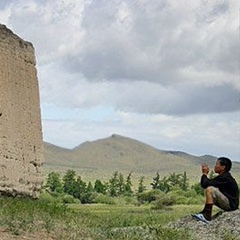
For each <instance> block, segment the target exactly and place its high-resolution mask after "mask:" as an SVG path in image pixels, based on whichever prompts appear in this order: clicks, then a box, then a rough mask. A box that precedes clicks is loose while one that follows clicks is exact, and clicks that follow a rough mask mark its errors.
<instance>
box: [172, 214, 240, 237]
mask: <svg viewBox="0 0 240 240" xmlns="http://www.w3.org/2000/svg"><path fill="white" fill-rule="evenodd" d="M220 213H221V214H219V216H215V218H214V219H213V220H212V221H211V222H210V223H208V224H206V223H204V222H201V221H196V220H195V219H193V218H192V217H191V216H187V217H184V218H182V219H180V220H179V221H177V222H174V223H171V224H170V225H169V226H170V227H171V228H175V229H182V230H188V231H189V232H190V233H191V235H192V238H193V239H194V240H205V239H211V240H221V239H224V240H226V239H234V240H239V239H240V210H236V211H232V212H220Z"/></svg>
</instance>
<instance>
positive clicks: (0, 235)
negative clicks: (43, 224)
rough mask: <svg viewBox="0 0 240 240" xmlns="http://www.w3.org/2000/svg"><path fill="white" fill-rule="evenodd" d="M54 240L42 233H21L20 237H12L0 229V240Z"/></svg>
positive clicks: (11, 234) (9, 233) (3, 229)
mask: <svg viewBox="0 0 240 240" xmlns="http://www.w3.org/2000/svg"><path fill="white" fill-rule="evenodd" d="M16 239H17V240H54V238H53V237H52V236H51V235H49V234H47V233H43V232H38V233H21V234H20V235H14V234H13V233H11V232H9V231H8V230H7V229H6V228H3V227H0V240H16Z"/></svg>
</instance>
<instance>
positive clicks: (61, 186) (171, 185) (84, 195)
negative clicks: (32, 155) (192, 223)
mask: <svg viewBox="0 0 240 240" xmlns="http://www.w3.org/2000/svg"><path fill="white" fill-rule="evenodd" d="M44 187H45V189H46V190H47V191H48V192H50V193H51V194H67V195H70V196H72V197H74V198H76V199H79V200H80V201H81V202H82V203H90V202H92V199H93V198H94V193H95V194H102V195H107V196H110V197H116V196H134V195H139V194H141V193H143V192H145V191H146V190H147V187H146V186H145V185H144V177H143V176H142V177H140V179H139V181H138V187H137V190H136V191H133V185H132V172H130V173H129V174H128V175H127V177H126V178H125V177H124V176H123V174H122V173H120V172H117V171H116V172H114V174H113V176H112V177H111V178H110V179H109V180H108V181H106V182H102V181H101V180H99V179H97V180H95V182H94V184H92V182H90V181H89V182H85V181H83V180H82V178H81V176H79V175H77V174H76V172H75V171H74V170H68V171H67V172H66V174H65V175H64V176H63V177H61V175H60V174H59V173H58V172H51V173H49V174H48V177H47V181H46V185H45V186H44ZM151 188H152V189H153V190H160V191H162V192H163V193H168V192H170V191H172V190H173V189H176V188H178V189H180V190H182V191H187V190H188V189H189V181H188V178H187V175H186V172H184V173H183V174H176V173H175V172H174V173H171V174H170V175H169V176H168V177H163V178H161V177H160V175H159V173H158V172H157V174H156V177H154V178H153V181H152V183H151ZM192 188H195V190H196V192H197V193H199V194H201V193H202V189H201V187H200V186H199V184H196V185H194V186H192Z"/></svg>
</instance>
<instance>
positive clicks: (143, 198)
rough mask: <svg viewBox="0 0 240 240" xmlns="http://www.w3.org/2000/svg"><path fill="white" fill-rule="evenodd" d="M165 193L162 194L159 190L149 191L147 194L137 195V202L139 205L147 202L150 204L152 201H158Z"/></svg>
mask: <svg viewBox="0 0 240 240" xmlns="http://www.w3.org/2000/svg"><path fill="white" fill-rule="evenodd" d="M164 194H165V193H163V192H162V191H161V190H159V189H154V190H150V191H148V192H143V193H140V194H138V197H137V198H138V201H139V202H140V203H144V202H148V203H151V202H153V201H156V200H157V199H159V198H160V197H161V196H163V195H164Z"/></svg>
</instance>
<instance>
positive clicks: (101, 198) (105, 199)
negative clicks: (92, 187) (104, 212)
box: [95, 193, 116, 205]
mask: <svg viewBox="0 0 240 240" xmlns="http://www.w3.org/2000/svg"><path fill="white" fill-rule="evenodd" d="M95 203H103V204H110V205H112V204H116V202H115V200H114V198H112V197H110V196H107V195H104V194H101V193H100V194H97V196H96V197H95Z"/></svg>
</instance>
